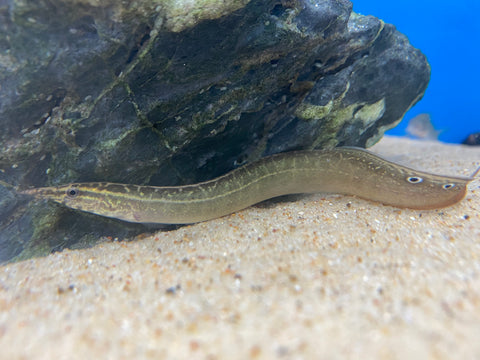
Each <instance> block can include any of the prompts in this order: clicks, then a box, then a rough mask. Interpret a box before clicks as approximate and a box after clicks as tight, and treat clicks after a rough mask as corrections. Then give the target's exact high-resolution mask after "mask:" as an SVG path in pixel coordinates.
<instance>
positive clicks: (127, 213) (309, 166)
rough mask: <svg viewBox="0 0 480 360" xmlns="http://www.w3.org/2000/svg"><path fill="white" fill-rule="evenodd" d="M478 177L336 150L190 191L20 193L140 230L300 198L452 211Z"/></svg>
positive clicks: (109, 188) (294, 156)
mask: <svg viewBox="0 0 480 360" xmlns="http://www.w3.org/2000/svg"><path fill="white" fill-rule="evenodd" d="M479 170H480V168H479V169H478V170H477V171H476V172H475V174H473V175H472V177H456V176H441V175H435V174H431V173H427V172H423V171H418V170H414V169H411V168H408V167H405V166H402V165H399V164H396V163H393V162H391V161H388V160H386V159H384V158H382V157H380V156H377V155H375V154H373V153H372V152H370V151H367V150H364V149H361V148H353V147H338V148H334V149H331V150H313V151H293V152H286V153H280V154H276V155H272V156H268V157H265V158H262V159H260V160H258V161H256V162H252V163H249V164H247V165H244V166H242V167H239V168H237V169H235V170H233V171H231V172H229V173H227V174H225V175H223V176H220V177H217V178H215V179H213V180H209V181H205V182H201V183H197V184H192V185H184V186H140V185H127V184H117V183H107V182H90V183H74V184H69V185H64V186H54V187H43V188H34V189H28V190H23V191H20V193H22V194H26V195H33V196H35V197H36V198H41V199H49V200H53V201H55V202H57V203H60V204H63V205H65V206H67V207H69V208H72V209H78V210H82V211H86V212H89V213H94V214H98V215H102V216H107V217H111V218H117V219H121V220H124V221H129V222H136V223H164V224H187V223H195V222H200V221H206V220H210V219H214V218H218V217H221V216H224V215H227V214H230V213H233V212H236V211H239V210H242V209H244V208H246V207H248V206H251V205H253V204H255V203H258V202H260V201H263V200H266V199H270V198H273V197H277V196H281V195H287V194H296V193H317V192H322V193H338V194H344V195H352V196H357V197H359V198H363V199H367V200H371V201H376V202H380V203H383V204H385V205H390V206H394V207H401V208H412V209H426V210H427V209H436V208H443V207H447V206H451V205H453V204H455V203H457V202H459V201H460V200H462V199H463V198H464V197H465V194H466V192H467V185H468V183H469V182H470V181H472V180H473V179H474V177H475V176H476V174H477V173H478V172H479Z"/></svg>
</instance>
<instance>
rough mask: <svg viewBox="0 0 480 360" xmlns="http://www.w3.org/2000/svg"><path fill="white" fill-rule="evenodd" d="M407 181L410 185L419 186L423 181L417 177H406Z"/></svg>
mask: <svg viewBox="0 0 480 360" xmlns="http://www.w3.org/2000/svg"><path fill="white" fill-rule="evenodd" d="M407 181H408V182H409V183H410V184H419V183H421V182H422V181H423V179H422V178H421V177H418V176H409V177H407Z"/></svg>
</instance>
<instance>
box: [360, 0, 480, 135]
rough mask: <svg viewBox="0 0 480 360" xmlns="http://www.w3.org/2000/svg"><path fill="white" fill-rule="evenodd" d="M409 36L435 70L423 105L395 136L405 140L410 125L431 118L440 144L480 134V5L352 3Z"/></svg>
mask: <svg viewBox="0 0 480 360" xmlns="http://www.w3.org/2000/svg"><path fill="white" fill-rule="evenodd" d="M351 1H352V3H353V10H354V11H355V12H357V13H360V14H362V15H374V16H376V17H378V18H380V19H382V20H384V21H385V22H387V23H391V24H393V25H395V26H396V28H397V29H398V30H399V31H400V32H402V33H403V34H405V35H407V36H408V38H409V40H410V42H411V44H412V45H413V46H415V47H416V48H418V49H420V50H421V51H422V52H423V53H424V54H425V55H426V56H427V59H428V62H429V63H430V66H431V68H432V74H431V79H430V84H429V85H428V88H427V91H426V92H425V95H424V97H423V99H422V100H420V101H419V102H418V103H417V105H415V106H414V107H413V108H412V109H410V111H409V112H408V113H407V114H406V115H405V117H404V119H403V120H402V122H401V123H400V125H398V126H397V127H396V128H394V129H392V130H390V131H388V132H387V134H389V135H405V128H406V127H407V123H408V121H409V120H410V119H411V118H413V117H414V116H415V115H417V114H420V113H429V114H430V116H431V119H432V123H433V125H434V126H435V128H436V129H438V130H443V131H442V132H441V133H440V136H439V140H441V141H445V142H453V143H460V142H462V141H463V140H464V139H465V138H466V137H467V135H468V134H470V133H472V132H479V131H480V116H479V115H478V113H479V109H478V108H479V106H480V96H479V93H480V89H479V86H480V70H479V67H480V56H479V55H480V50H479V48H480V0H455V1H451V0H436V1H435V0H401V1H393V0H351Z"/></svg>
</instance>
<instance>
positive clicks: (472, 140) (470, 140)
mask: <svg viewBox="0 0 480 360" xmlns="http://www.w3.org/2000/svg"><path fill="white" fill-rule="evenodd" d="M462 144H465V145H473V146H480V132H477V133H473V134H470V135H468V136H467V138H466V139H465V140H463V142H462Z"/></svg>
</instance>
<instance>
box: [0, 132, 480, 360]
mask: <svg viewBox="0 0 480 360" xmlns="http://www.w3.org/2000/svg"><path fill="white" fill-rule="evenodd" d="M373 150H374V151H375V152H378V153H380V154H384V155H387V156H389V157H390V158H392V159H393V160H395V161H400V162H403V163H405V164H410V165H412V166H414V167H417V168H420V169H426V170H431V171H435V172H439V173H446V174H457V175H470V174H471V173H472V172H473V170H474V169H475V168H476V167H477V166H478V165H479V164H480V163H479V161H480V148H472V147H464V146H460V145H445V144H441V143H434V142H419V141H412V140H408V139H401V138H384V139H383V140H382V141H381V142H380V143H379V144H377V145H376V146H375V147H374V148H373ZM399 154H401V155H399ZM479 189H480V179H477V180H475V181H474V182H473V183H471V185H470V191H469V193H468V195H467V197H466V199H465V200H464V201H462V202H461V203H459V204H457V205H455V206H453V207H450V208H446V209H441V210H433V211H418V210H406V209H396V208H393V207H388V206H383V205H379V204H375V203H371V202H368V201H363V200H360V199H355V198H352V197H345V196H339V195H325V194H323V195H322V194H318V195H307V196H301V197H295V198H294V201H292V199H289V200H288V199H283V200H282V201H273V202H267V203H264V204H261V205H258V206H254V207H251V208H249V209H246V210H244V211H241V212H238V213H236V214H233V215H229V216H225V217H223V218H220V219H216V220H213V221H208V222H204V223H200V224H196V225H191V226H185V227H182V228H180V229H178V230H174V231H169V232H158V233H156V234H155V235H154V236H151V237H146V236H143V237H138V238H137V239H134V240H133V241H131V242H118V241H115V240H110V241H105V242H103V243H101V244H100V245H98V246H95V247H93V248H91V249H85V250H75V251H73V250H66V251H63V252H61V253H55V254H52V255H50V256H47V257H44V258H38V259H31V260H27V261H23V262H19V263H14V264H7V265H4V266H2V267H0V349H1V350H0V358H1V359H88V358H102V359H142V358H146V359H167V358H168V359H340V358H341V359H344V358H349V359H357V358H358V359H377V358H378V359H455V358H457V359H474V358H477V359H478V358H480V341H479V339H480V213H479V210H480V196H479V195H480V190H479Z"/></svg>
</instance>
